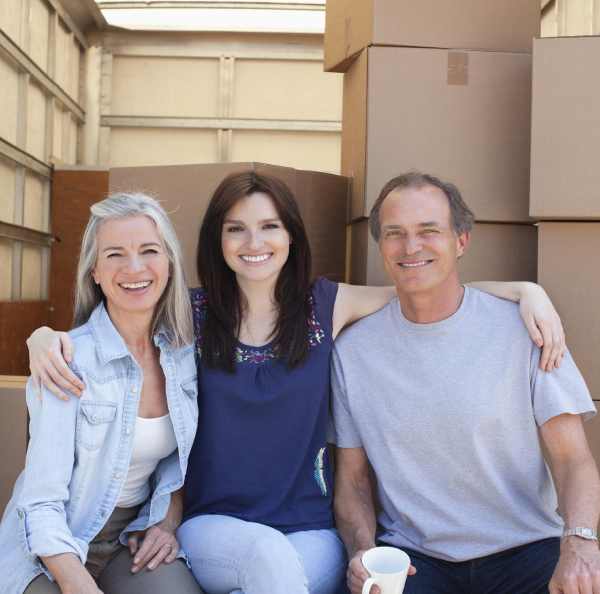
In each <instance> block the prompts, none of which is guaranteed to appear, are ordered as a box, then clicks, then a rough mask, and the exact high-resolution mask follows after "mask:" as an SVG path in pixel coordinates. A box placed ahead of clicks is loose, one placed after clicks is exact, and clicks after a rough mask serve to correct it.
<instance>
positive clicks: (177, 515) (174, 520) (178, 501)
mask: <svg viewBox="0 0 600 594" xmlns="http://www.w3.org/2000/svg"><path fill="white" fill-rule="evenodd" d="M182 517H183V488H181V489H179V490H178V491H175V492H173V493H171V503H170V504H169V509H168V510H167V515H166V516H165V519H164V520H163V523H164V524H165V526H166V527H168V528H169V529H171V530H172V531H173V532H175V531H176V530H177V528H179V525H180V524H181V518H182Z"/></svg>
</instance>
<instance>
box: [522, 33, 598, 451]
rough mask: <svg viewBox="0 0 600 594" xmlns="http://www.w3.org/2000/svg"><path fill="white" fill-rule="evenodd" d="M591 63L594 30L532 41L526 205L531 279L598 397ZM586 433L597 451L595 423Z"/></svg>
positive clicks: (594, 72) (594, 64)
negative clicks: (535, 252) (534, 260)
mask: <svg viewBox="0 0 600 594" xmlns="http://www.w3.org/2000/svg"><path fill="white" fill-rule="evenodd" d="M599 63H600V37H564V38H546V39H536V40H535V42H534V51H533V104H532V105H533V107H532V138H531V205H530V214H531V216H532V217H534V218H536V219H537V220H539V221H541V222H540V223H539V265H538V279H539V282H540V283H541V284H542V285H543V286H544V287H545V289H546V290H547V291H548V293H549V294H550V296H551V298H552V300H553V301H554V303H555V304H556V306H557V308H558V310H559V312H560V314H561V316H562V319H563V323H564V325H565V330H566V333H567V343H568V345H569V347H570V349H571V351H572V353H573V356H574V358H575V360H576V361H577V364H578V366H579V368H580V369H581V371H582V373H583V375H584V377H585V379H586V381H587V383H588V386H589V388H590V391H591V393H592V397H593V398H594V399H595V400H598V401H600V366H599V365H598V354H599V353H600V160H599V156H600V75H599V74H598V73H599V70H598V64H599ZM599 404H600V402H599V403H598V404H597V406H598V405H599ZM597 424H598V425H600V422H598V423H597ZM590 425H591V424H590ZM589 435H590V436H591V438H592V439H591V441H592V445H593V448H595V449H596V452H597V453H598V454H600V426H599V427H598V430H597V431H596V432H593V431H590V433H589ZM597 459H600V456H597Z"/></svg>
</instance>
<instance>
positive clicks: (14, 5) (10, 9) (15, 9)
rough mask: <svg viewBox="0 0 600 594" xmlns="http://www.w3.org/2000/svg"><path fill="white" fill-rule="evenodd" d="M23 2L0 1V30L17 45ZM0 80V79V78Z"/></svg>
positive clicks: (12, 0)
mask: <svg viewBox="0 0 600 594" xmlns="http://www.w3.org/2000/svg"><path fill="white" fill-rule="evenodd" d="M22 4H23V0H2V2H0V29H2V30H3V31H4V32H5V33H6V34H7V35H8V36H9V37H10V38H11V39H12V40H13V41H14V42H15V43H16V44H17V45H20V40H21V6H22ZM0 80H2V78H1V77H0Z"/></svg>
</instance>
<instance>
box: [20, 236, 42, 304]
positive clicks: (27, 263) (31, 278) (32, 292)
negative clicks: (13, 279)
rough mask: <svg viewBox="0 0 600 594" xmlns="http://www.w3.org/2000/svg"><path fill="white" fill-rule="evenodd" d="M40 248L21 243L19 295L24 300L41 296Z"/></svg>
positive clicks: (36, 298)
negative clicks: (21, 263) (21, 265)
mask: <svg viewBox="0 0 600 594" xmlns="http://www.w3.org/2000/svg"><path fill="white" fill-rule="evenodd" d="M42 249H43V248H39V247H37V246H34V245H30V244H27V243H25V244H23V268H22V276H21V296H22V298H23V300H24V301H32V300H38V299H41V298H42Z"/></svg>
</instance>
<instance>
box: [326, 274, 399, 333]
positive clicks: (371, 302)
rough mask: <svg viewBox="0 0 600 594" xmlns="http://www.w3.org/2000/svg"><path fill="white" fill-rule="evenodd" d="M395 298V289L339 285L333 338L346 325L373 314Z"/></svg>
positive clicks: (334, 308)
mask: <svg viewBox="0 0 600 594" xmlns="http://www.w3.org/2000/svg"><path fill="white" fill-rule="evenodd" d="M395 296H396V288H395V287H364V286H361V285H348V284H346V283H340V284H339V286H338V292H337V296H336V298H335V305H334V307H333V337H334V338H335V337H336V336H337V334H338V333H339V331H340V330H342V328H344V327H345V326H347V325H348V324H352V322H356V320H360V318H364V317H365V316H368V315H370V314H372V313H375V312H376V311H377V310H379V309H381V308H382V307H384V306H385V305H387V304H388V303H389V302H390V301H391V300H392V299H393V298H394V297H395Z"/></svg>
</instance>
